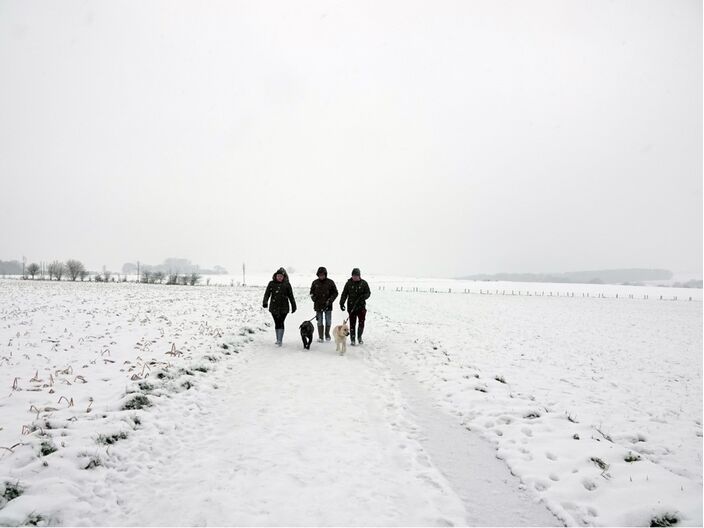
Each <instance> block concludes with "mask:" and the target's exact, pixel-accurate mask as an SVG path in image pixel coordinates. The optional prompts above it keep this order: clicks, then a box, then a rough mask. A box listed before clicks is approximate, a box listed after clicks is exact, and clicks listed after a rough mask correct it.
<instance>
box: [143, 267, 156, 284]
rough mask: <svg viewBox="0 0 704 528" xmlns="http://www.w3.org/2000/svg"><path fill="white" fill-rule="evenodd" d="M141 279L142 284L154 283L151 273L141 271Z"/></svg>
mask: <svg viewBox="0 0 704 528" xmlns="http://www.w3.org/2000/svg"><path fill="white" fill-rule="evenodd" d="M141 279H142V282H143V283H144V284H151V283H153V282H154V277H153V274H152V272H151V271H146V270H145V271H143V272H142V277H141Z"/></svg>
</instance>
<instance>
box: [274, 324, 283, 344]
mask: <svg viewBox="0 0 704 528" xmlns="http://www.w3.org/2000/svg"><path fill="white" fill-rule="evenodd" d="M283 339H284V329H283V328H277V329H276V345H277V346H281V342H282V341H283Z"/></svg>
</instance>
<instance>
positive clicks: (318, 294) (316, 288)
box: [310, 277, 337, 312]
mask: <svg viewBox="0 0 704 528" xmlns="http://www.w3.org/2000/svg"><path fill="white" fill-rule="evenodd" d="M310 298H311V299H313V309H314V310H315V311H316V312H325V311H328V310H332V303H333V302H334V301H335V299H337V286H335V282H334V281H333V280H332V279H328V278H327V277H325V278H324V279H322V280H321V279H315V280H314V281H313V284H311V285H310Z"/></svg>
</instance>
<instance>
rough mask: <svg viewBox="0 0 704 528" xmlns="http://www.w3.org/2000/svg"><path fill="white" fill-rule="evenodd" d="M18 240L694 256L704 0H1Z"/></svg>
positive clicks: (152, 257)
mask: <svg viewBox="0 0 704 528" xmlns="http://www.w3.org/2000/svg"><path fill="white" fill-rule="evenodd" d="M0 196H1V197H2V201H1V206H0V226H1V228H0V259H2V260H9V259H21V258H22V256H26V257H27V259H28V260H29V261H32V260H37V261H39V260H50V259H54V258H57V259H59V260H65V259H67V258H78V259H80V260H83V261H84V263H86V264H87V265H88V266H89V267H91V268H92V269H99V268H101V267H102V265H103V264H105V265H107V266H108V268H112V269H114V270H115V271H119V269H120V268H121V266H122V264H123V263H124V262H127V261H136V260H137V259H139V260H141V261H142V262H146V263H151V264H156V263H159V262H161V261H163V259H164V258H166V257H171V256H174V257H185V258H189V259H191V260H192V261H194V262H196V263H198V264H200V265H201V266H208V267H210V266H213V265H215V264H220V265H223V266H225V267H228V268H230V269H231V271H233V272H236V271H237V270H238V269H239V267H240V266H241V263H242V261H246V262H247V264H248V267H249V268H250V269H253V270H255V269H261V270H273V269H275V268H277V267H278V266H280V265H284V266H294V267H295V268H297V269H298V270H300V271H302V270H308V269H315V268H317V266H319V265H326V266H328V268H330V269H331V270H332V272H333V274H335V275H339V274H347V273H349V270H350V269H351V268H352V267H353V266H357V267H360V268H362V271H363V274H364V273H365V272H366V273H384V274H401V275H424V276H457V275H464V274H469V273H474V272H489V273H493V272H502V271H509V272H511V271H515V272H518V271H521V272H539V271H573V270H585V269H603V268H622V267H662V268H668V269H672V270H673V271H677V272H685V271H686V272H698V273H701V269H702V3H701V2H700V1H695V0H692V1H684V0H661V1H647V0H634V1H620V0H615V1H600V0H596V1H594V0H584V1H563V0H555V1H529V0H515V1H497V0H487V1H465V0H462V1H457V2H454V1H443V0H441V1H432V2H431V1H424V2H415V1H408V0H404V1H400V0H399V1H387V2H379V1H370V2H360V1H357V0H355V1H351V0H347V1H344V2H341V1H335V2H333V1H330V2H291V1H281V2H272V1H267V2H259V1H254V0H252V1H248V2H243V1H242V2H237V1H227V2H213V1H208V2H199V1H198V2H182V1H175V0H167V1H163V2H150V1H142V0H139V1H131V2H130V1H121V2H107V1H102V2H101V1H81V2H77V1H61V2H54V1H45V2H35V1H27V0H18V1H7V0H0Z"/></svg>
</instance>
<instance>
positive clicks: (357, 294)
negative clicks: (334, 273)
mask: <svg viewBox="0 0 704 528" xmlns="http://www.w3.org/2000/svg"><path fill="white" fill-rule="evenodd" d="M371 294H372V292H371V291H370V290H369V284H367V281H365V280H364V279H361V278H360V279H359V280H358V281H356V282H355V281H353V280H352V278H351V277H350V278H349V279H347V283H346V284H345V287H344V289H343V290H342V295H341V296H340V306H341V307H342V306H344V305H345V301H347V311H348V312H357V311H359V310H363V309H364V308H366V307H367V303H366V301H367V299H369V296H370V295H371Z"/></svg>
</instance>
